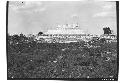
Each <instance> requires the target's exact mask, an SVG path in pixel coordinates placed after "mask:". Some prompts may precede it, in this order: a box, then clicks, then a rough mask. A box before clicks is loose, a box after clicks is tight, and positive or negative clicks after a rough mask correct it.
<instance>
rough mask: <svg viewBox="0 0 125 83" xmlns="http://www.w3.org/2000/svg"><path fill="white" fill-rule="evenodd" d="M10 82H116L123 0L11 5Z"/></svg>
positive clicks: (8, 28) (8, 5) (8, 34)
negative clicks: (121, 1) (121, 0)
mask: <svg viewBox="0 0 125 83" xmlns="http://www.w3.org/2000/svg"><path fill="white" fill-rule="evenodd" d="M6 9H7V11H6V56H7V59H6V60H7V80H63V81H64V80H68V81H118V77H119V1H95V0H83V1H7V2H6Z"/></svg>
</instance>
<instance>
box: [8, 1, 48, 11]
mask: <svg viewBox="0 0 125 83" xmlns="http://www.w3.org/2000/svg"><path fill="white" fill-rule="evenodd" d="M9 7H10V8H11V9H12V10H14V11H16V12H20V11H24V12H38V11H45V10H46V8H45V7H44V6H43V2H41V1H24V2H21V1H10V5H9Z"/></svg>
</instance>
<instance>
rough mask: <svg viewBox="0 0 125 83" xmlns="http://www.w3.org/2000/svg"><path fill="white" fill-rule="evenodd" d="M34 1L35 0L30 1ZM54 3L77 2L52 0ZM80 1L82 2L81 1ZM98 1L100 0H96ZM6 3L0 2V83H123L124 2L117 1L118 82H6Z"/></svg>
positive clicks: (124, 44)
mask: <svg viewBox="0 0 125 83" xmlns="http://www.w3.org/2000/svg"><path fill="white" fill-rule="evenodd" d="M9 1H17V0H9ZM18 1H29V0H18ZM30 1H35V0H30ZM38 1H53V0H38ZM54 1H78V0H54ZM81 1H82V0H81ZM98 1H100V0H98ZM105 1H115V0H105ZM6 2H7V0H1V1H0V56H1V57H0V82H1V83H6V82H7V83H17V82H18V83H21V82H30V83H34V82H35V81H36V82H38V83H41V82H45V83H49V82H51V83H55V82H56V83H64V82H65V83H71V82H79V83H83V82H85V83H86V82H87V83H89V82H93V83H97V82H99V83H100V82H101V83H107V82H110V83H111V82H113V83H115V82H119V83H124V82H125V78H124V74H125V67H124V63H125V60H124V59H125V55H124V46H125V41H124V40H125V37H124V35H125V22H124V19H125V0H119V78H118V81H57V80H54V81H52V80H28V81H27V80H7V61H6V59H7V57H6Z"/></svg>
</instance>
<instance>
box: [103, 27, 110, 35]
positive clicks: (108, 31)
mask: <svg viewBox="0 0 125 83" xmlns="http://www.w3.org/2000/svg"><path fill="white" fill-rule="evenodd" d="M103 31H104V34H108V35H109V34H111V30H110V28H109V27H105V28H103Z"/></svg>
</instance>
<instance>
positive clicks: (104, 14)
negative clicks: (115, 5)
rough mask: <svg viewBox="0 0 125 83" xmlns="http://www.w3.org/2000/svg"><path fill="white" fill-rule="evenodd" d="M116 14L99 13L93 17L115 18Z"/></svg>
mask: <svg viewBox="0 0 125 83" xmlns="http://www.w3.org/2000/svg"><path fill="white" fill-rule="evenodd" d="M114 16H115V12H108V11H107V12H99V13H96V14H94V15H93V17H114Z"/></svg>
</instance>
